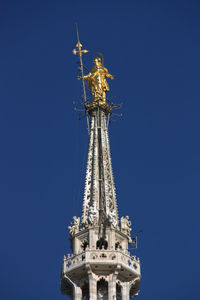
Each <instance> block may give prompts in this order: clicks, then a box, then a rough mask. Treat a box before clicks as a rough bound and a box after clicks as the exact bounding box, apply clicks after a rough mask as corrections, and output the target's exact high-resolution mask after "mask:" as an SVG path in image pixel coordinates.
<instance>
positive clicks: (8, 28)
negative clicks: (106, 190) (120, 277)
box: [0, 0, 200, 300]
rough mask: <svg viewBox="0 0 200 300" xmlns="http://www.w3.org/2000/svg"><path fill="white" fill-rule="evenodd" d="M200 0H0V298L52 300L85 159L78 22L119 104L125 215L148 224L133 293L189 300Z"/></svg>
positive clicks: (199, 208)
mask: <svg viewBox="0 0 200 300" xmlns="http://www.w3.org/2000/svg"><path fill="white" fill-rule="evenodd" d="M199 16H200V2H199V1H198V0H196V1H194V0H187V1H185V0H180V1H177V0H168V1H158V0H157V1H155V0H152V1H148V0H132V1H127V0H124V1H117V0H115V1H104V0H102V1H100V2H96V1H87V0H86V1H72V0H70V1H50V0H48V1H47V0H40V1H39V0H34V1H33V0H30V1H27V0H26V1H25V0H24V1H21V0H18V1H12V0H10V1H9V0H8V1H1V4H0V39H1V46H0V48H1V49H0V98H1V101H0V140H1V147H0V154H1V155H0V199H1V209H0V228H1V243H0V244H1V247H0V264H1V272H0V282H1V288H0V298H1V299H2V300H11V299H17V300H27V299H29V300H36V299H37V300H45V299H48V300H51V299H52V300H56V299H57V300H59V299H65V298H64V296H62V295H61V294H60V291H59V284H60V282H59V276H60V268H61V262H62V258H63V255H64V254H67V253H68V252H69V251H70V250H69V241H68V231H67V226H68V225H69V223H70V221H71V218H72V216H73V215H77V216H80V213H81V205H82V199H83V183H84V176H85V163H86V156H87V145H88V136H87V131H86V122H85V120H82V121H78V120H77V114H76V113H75V112H74V111H73V104H72V102H73V101H79V99H80V95H81V84H80V82H79V81H77V80H76V76H77V71H76V69H77V64H76V61H77V58H76V57H75V56H73V55H72V49H73V48H74V47H75V44H76V35H75V26H74V22H75V21H78V23H79V28H80V37H81V41H82V43H83V45H84V47H85V48H86V49H88V50H90V52H89V53H88V54H86V55H85V56H84V63H85V65H86V66H87V67H89V68H90V67H91V63H92V57H93V53H94V52H96V51H101V52H103V54H104V60H105V66H106V67H107V68H108V69H109V71H110V73H111V74H113V75H114V76H115V80H113V81H112V82H110V87H111V96H113V97H116V99H115V100H114V101H115V102H117V103H120V102H123V104H124V105H123V109H122V113H123V118H122V119H121V120H117V122H112V123H111V126H110V143H111V152H112V162H113V169H114V177H115V183H116V191H117V199H118V205H119V211H120V216H121V215H127V214H129V216H130V218H131V220H132V223H133V226H134V230H133V233H134V232H137V231H138V230H139V229H144V233H143V234H142V235H141V236H140V239H139V247H138V250H137V253H136V254H137V255H138V256H140V258H141V263H142V282H141V292H140V295H139V296H138V300H146V299H154V300H160V299H162V300H169V299H171V300H173V299H174V300H186V299H190V300H197V299H200V288H199V267H200V262H199V253H200V241H199V229H200V226H199V223H200V222H199V212H200V188H199V185H200V184H199V183H200V138H199V132H200V118H199V114H200V84H199V82H200V71H199V70H200V38H199V37H200V18H199Z"/></svg>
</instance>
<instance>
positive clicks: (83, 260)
mask: <svg viewBox="0 0 200 300" xmlns="http://www.w3.org/2000/svg"><path fill="white" fill-rule="evenodd" d="M81 47H82V45H81V44H80V42H79V40H78V44H77V50H76V49H74V50H73V53H74V54H77V53H78V54H79V56H80V57H81V56H82V53H86V52H83V50H81ZM80 65H81V67H82V70H81V77H79V79H82V83H83V90H84V91H85V80H87V81H88V89H89V90H90V91H91V93H92V97H93V100H92V101H91V102H90V103H88V102H87V100H86V98H84V105H85V110H86V115H87V116H88V117H89V120H90V141H89V151H88V162H87V170H86V180H85V192H84V200H83V209H82V217H81V220H80V218H79V217H78V218H77V217H76V216H74V217H73V221H72V222H71V225H70V226H69V227H68V229H69V233H70V241H71V250H72V254H68V256H67V257H66V256H64V258H63V267H62V273H61V291H62V293H63V294H65V295H68V296H70V297H71V298H72V299H74V300H81V299H84V300H89V299H90V300H100V299H102V300H113V299H115V300H128V299H130V298H131V297H133V296H136V295H137V294H138V291H139V284H140V277H141V275H140V261H139V258H136V256H131V255H130V252H129V250H128V244H129V243H131V242H132V239H131V235H130V232H131V221H130V220H129V217H128V216H126V217H122V218H121V224H119V220H118V209H117V203H116V195H115V186H114V179H113V173H112V165H111V156H110V148H109V138H108V116H109V114H110V113H111V106H110V105H109V104H108V103H107V100H106V92H108V91H109V86H108V83H107V81H106V78H110V79H113V76H112V75H111V74H110V73H109V72H108V70H107V69H106V68H105V67H104V65H103V60H101V59H100V58H99V57H95V59H94V65H93V67H92V69H91V71H90V72H89V73H88V74H87V75H85V76H84V75H83V65H82V59H81V60H80ZM84 94H85V92H84Z"/></svg>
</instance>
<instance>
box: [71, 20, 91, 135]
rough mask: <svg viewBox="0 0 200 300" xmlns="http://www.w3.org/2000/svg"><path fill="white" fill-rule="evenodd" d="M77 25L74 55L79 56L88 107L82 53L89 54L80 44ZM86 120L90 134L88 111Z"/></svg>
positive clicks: (85, 103) (84, 98)
mask: <svg viewBox="0 0 200 300" xmlns="http://www.w3.org/2000/svg"><path fill="white" fill-rule="evenodd" d="M75 25H76V35H77V41H78V43H77V45H76V47H77V49H74V50H73V54H75V55H76V54H77V53H78V55H79V60H80V70H81V79H82V87H83V100H84V105H85V107H86V105H87V96H86V89H85V80H84V72H83V60H82V53H87V52H88V50H82V49H81V48H82V45H81V43H80V39H79V31H78V24H77V23H75ZM86 118H87V128H88V134H89V132H90V128H89V117H88V113H87V111H86Z"/></svg>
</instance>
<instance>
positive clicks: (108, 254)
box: [63, 249, 140, 275]
mask: <svg viewBox="0 0 200 300" xmlns="http://www.w3.org/2000/svg"><path fill="white" fill-rule="evenodd" d="M104 262H105V263H106V264H107V265H115V264H118V265H121V266H122V267H123V266H124V267H126V268H130V269H131V270H132V271H134V272H135V273H136V274H138V275H140V260H139V258H136V256H129V255H127V254H125V253H124V252H122V251H120V250H115V251H112V250H87V249H86V251H85V252H82V253H79V254H77V255H75V256H73V255H70V254H68V258H66V257H64V260H63V273H66V272H68V271H70V270H72V269H74V268H77V267H79V266H81V265H84V264H85V263H90V264H95V263H97V264H98V263H99V264H103V263H104Z"/></svg>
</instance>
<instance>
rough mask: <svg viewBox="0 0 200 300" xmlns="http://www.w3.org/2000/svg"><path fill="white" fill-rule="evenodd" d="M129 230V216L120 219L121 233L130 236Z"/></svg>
mask: <svg viewBox="0 0 200 300" xmlns="http://www.w3.org/2000/svg"><path fill="white" fill-rule="evenodd" d="M131 230H132V229H131V221H130V220H129V216H126V217H121V231H122V232H123V233H125V234H127V235H128V236H130V232H131Z"/></svg>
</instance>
